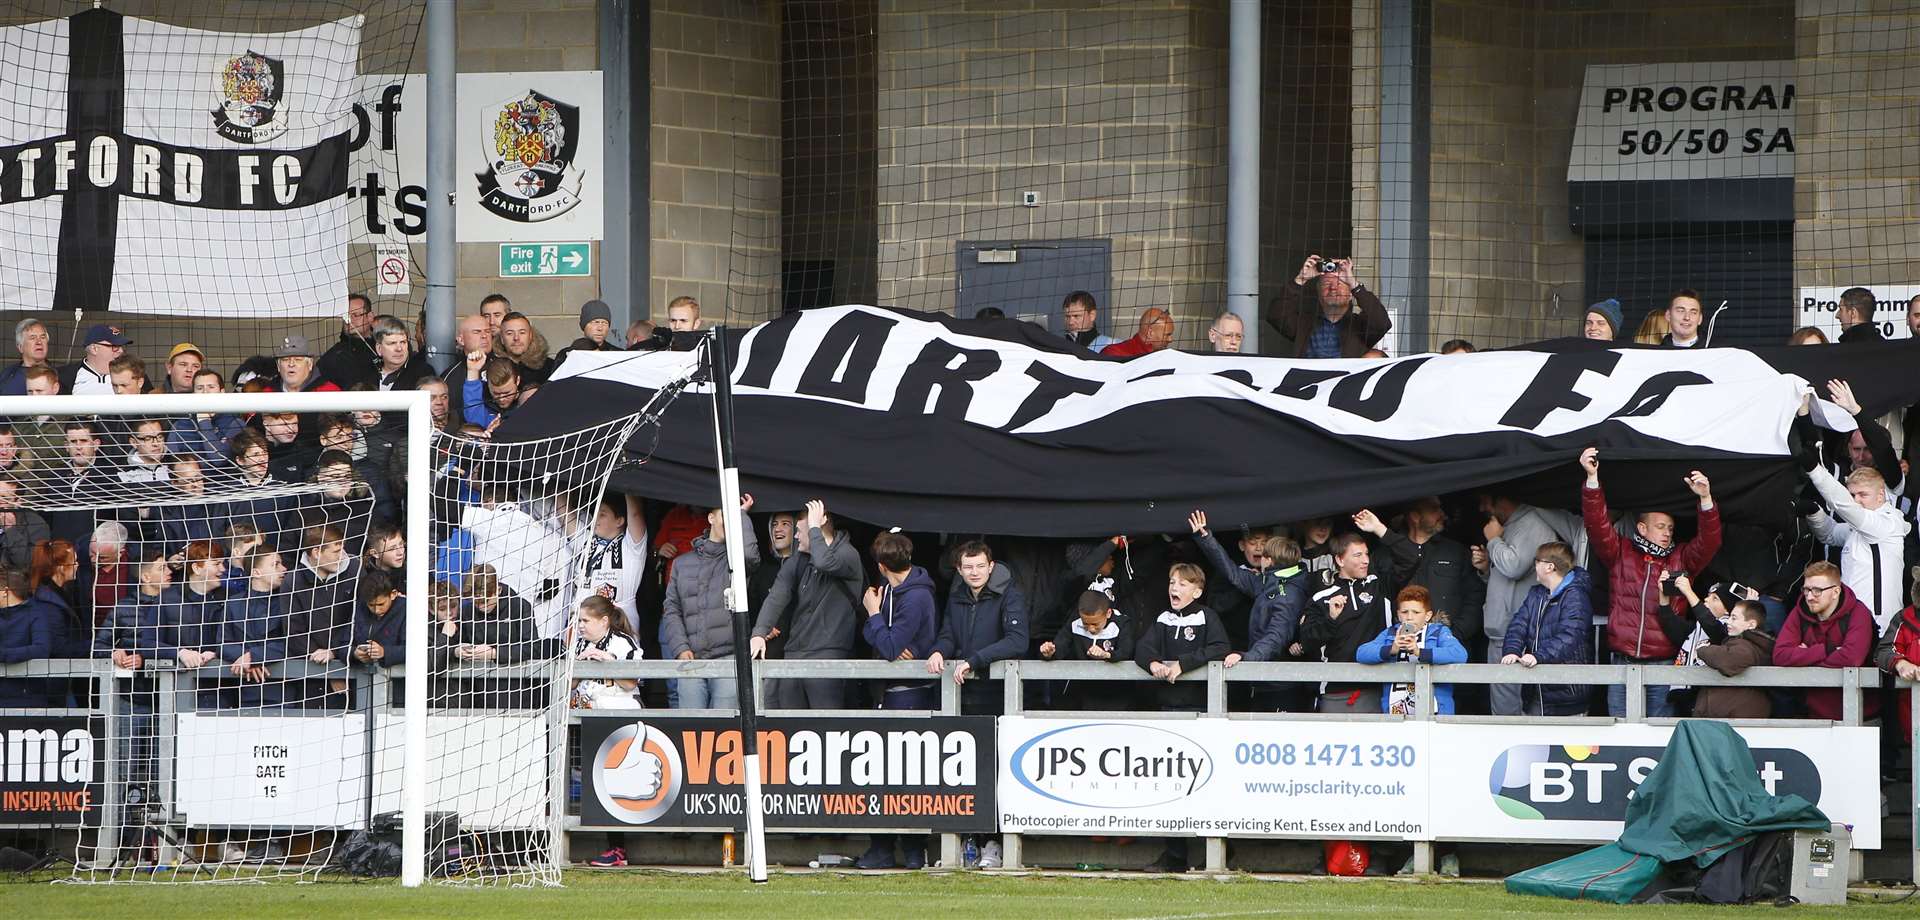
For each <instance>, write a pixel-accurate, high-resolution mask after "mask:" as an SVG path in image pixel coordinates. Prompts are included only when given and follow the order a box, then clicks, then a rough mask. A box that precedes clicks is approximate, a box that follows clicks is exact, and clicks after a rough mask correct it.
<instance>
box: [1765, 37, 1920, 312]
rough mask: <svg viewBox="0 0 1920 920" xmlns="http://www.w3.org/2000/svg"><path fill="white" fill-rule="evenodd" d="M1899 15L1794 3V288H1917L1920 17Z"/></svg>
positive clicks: (1919, 258) (1919, 279)
mask: <svg viewBox="0 0 1920 920" xmlns="http://www.w3.org/2000/svg"><path fill="white" fill-rule="evenodd" d="M1892 6H1895V5H1893V4H1887V3H1869V2H1867V0H1799V2H1798V3H1797V4H1796V5H1795V10H1794V15H1795V16H1796V17H1797V18H1796V22H1795V27H1796V34H1797V39H1798V41H1797V44H1798V52H1799V53H1798V55H1797V61H1798V64H1799V67H1798V75H1797V78H1798V82H1797V84H1796V87H1795V90H1796V92H1797V93H1798V101H1797V102H1796V103H1795V105H1796V108H1797V110H1798V112H1797V118H1796V120H1795V125H1794V139H1795V145H1796V146H1795V155H1794V169H1795V172H1796V173H1797V174H1798V175H1797V180H1796V181H1795V183H1794V213H1795V216H1796V217H1797V218H1798V219H1797V220H1796V221H1795V225H1794V240H1793V251H1794V282H1795V284H1796V285H1803V286H1809V285H1853V284H1864V285H1868V286H1871V285H1874V284H1889V283H1901V284H1911V283H1914V282H1920V226H1917V225H1916V223H1915V218H1916V217H1917V216H1920V57H1916V56H1915V52H1914V50H1913V49H1914V48H1916V47H1920V15H1916V14H1920V10H1913V9H1911V8H1909V9H1907V11H1906V12H1905V13H1899V14H1889V13H1886V12H1881V10H1884V9H1886V8H1889V7H1892ZM1901 6H1905V5H1904V4H1902V5H1901Z"/></svg>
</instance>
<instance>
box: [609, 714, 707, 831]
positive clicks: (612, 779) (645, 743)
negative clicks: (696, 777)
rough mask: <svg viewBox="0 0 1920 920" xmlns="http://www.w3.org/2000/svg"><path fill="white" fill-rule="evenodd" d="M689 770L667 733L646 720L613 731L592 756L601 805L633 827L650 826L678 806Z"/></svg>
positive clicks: (616, 817)
mask: <svg viewBox="0 0 1920 920" xmlns="http://www.w3.org/2000/svg"><path fill="white" fill-rule="evenodd" d="M685 773H686V770H685V768H684V767H683V766H682V764H681V760H680V750H679V748H677V747H675V746H674V744H673V741H672V740H671V739H669V738H668V737H667V735H666V733H665V732H662V731H660V730H659V729H657V728H654V727H652V726H649V725H648V724H647V723H645V722H635V723H633V724H632V725H624V726H621V727H620V728H617V729H614V730H613V732H612V733H611V734H609V735H607V739H606V740H605V741H602V742H600V748H599V750H597V751H595V752H594V757H593V788H594V792H595V795H596V797H597V798H598V799H599V800H600V806H601V807H602V808H605V809H606V810H607V813H608V814H610V815H612V816H613V817H614V818H615V819H617V820H620V821H623V822H626V823H628V824H651V823H653V822H654V821H655V820H657V819H659V818H660V816H662V815H664V814H666V813H667V810H668V809H669V808H671V807H673V803H674V801H675V800H676V799H677V798H678V797H679V795H680V784H681V780H682V777H683V776H684V775H685Z"/></svg>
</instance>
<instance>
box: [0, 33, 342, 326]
mask: <svg viewBox="0 0 1920 920" xmlns="http://www.w3.org/2000/svg"><path fill="white" fill-rule="evenodd" d="M359 45H360V19H359V17H353V18H350V19H343V20H340V21H337V22H330V23H325V24H322V25H318V26H313V27H311V28H307V29H302V30H299V31H296V32H278V33H267V34H243V33H231V32H209V31H203V30H198V29H186V28H180V27H178V26H172V25H167V24H165V23H159V22H153V21H151V20H145V19H136V18H133V17H130V16H122V15H120V14H118V13H113V12H108V11H105V10H89V11H87V12H83V13H79V14H76V15H74V16H71V17H68V18H66V19H52V20H46V21H42V22H36V23H30V24H27V25H20V26H8V27H5V28H0V55H4V57H5V60H6V79H5V80H0V259H4V260H5V266H4V270H0V308H3V309H26V310H39V309H55V310H69V309H75V308H80V309H87V310H99V309H109V310H120V311H127V312H137V313H165V314H171V315H189V316H245V315H262V316H286V315H333V314H335V313H337V312H338V310H339V297H340V292H341V291H343V290H345V289H346V280H347V261H346V256H347V251H346V243H347V235H348V224H347V218H348V216H349V215H348V213H347V211H346V209H345V197H344V196H345V194H346V189H347V163H348V141H349V135H350V132H351V131H352V129H353V126H354V117H353V112H352V108H353V103H354V71H355V67H356V65H357V64H358V61H359V54H360V51H359Z"/></svg>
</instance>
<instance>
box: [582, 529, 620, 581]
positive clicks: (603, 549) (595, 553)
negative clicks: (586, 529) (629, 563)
mask: <svg viewBox="0 0 1920 920" xmlns="http://www.w3.org/2000/svg"><path fill="white" fill-rule="evenodd" d="M622 542H623V541H622V539H621V538H620V537H613V538H612V539H608V538H607V537H603V536H600V535H599V534H594V535H593V545H592V546H590V547H588V548H587V571H589V572H599V571H604V570H607V569H619V568H622V567H623V564H622V561H621V558H620V556H621V546H620V544H621V543H622Z"/></svg>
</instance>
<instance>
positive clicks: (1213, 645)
mask: <svg viewBox="0 0 1920 920" xmlns="http://www.w3.org/2000/svg"><path fill="white" fill-rule="evenodd" d="M1231 651H1233V646H1232V644H1231V643H1230V642H1229V641H1228V640H1227V627H1226V625H1225V624H1223V623H1221V622H1220V617H1219V616H1218V615H1217V614H1215V613H1214V612H1213V611H1211V610H1208V609H1207V606H1206V605H1205V604H1201V603H1199V602H1197V601H1196V602H1194V603H1191V604H1188V605H1187V607H1186V609H1185V610H1163V611H1161V612H1160V613H1159V615H1157V616H1156V617H1155V618H1154V619H1153V620H1152V621H1151V622H1149V623H1145V624H1142V625H1141V627H1140V636H1139V638H1138V639H1137V640H1135V642H1134V644H1133V661H1134V663H1135V664H1137V665H1139V666H1140V669H1141V670H1143V671H1145V670H1149V669H1150V667H1151V666H1152V664H1153V663H1154V662H1156V661H1177V662H1179V663H1180V670H1181V672H1182V675H1183V676H1184V675H1185V674H1188V673H1192V672H1195V671H1202V670H1205V668H1206V665H1207V662H1209V661H1220V660H1221V659H1224V658H1226V657H1227V653H1228V652H1231ZM1150 686H1152V687H1153V688H1154V689H1153V695H1154V697H1155V702H1156V703H1157V704H1158V706H1159V708H1161V709H1177V710H1184V711H1194V712H1197V711H1199V710H1202V709H1205V708H1206V705H1207V684H1206V681H1204V680H1201V679H1199V678H1194V679H1192V680H1181V681H1179V682H1177V683H1172V684H1169V683H1167V682H1165V681H1160V682H1158V683H1155V684H1151V685H1150Z"/></svg>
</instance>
